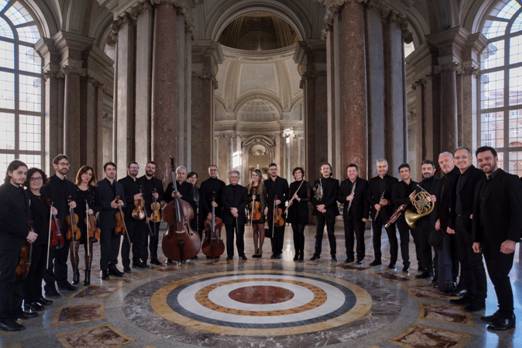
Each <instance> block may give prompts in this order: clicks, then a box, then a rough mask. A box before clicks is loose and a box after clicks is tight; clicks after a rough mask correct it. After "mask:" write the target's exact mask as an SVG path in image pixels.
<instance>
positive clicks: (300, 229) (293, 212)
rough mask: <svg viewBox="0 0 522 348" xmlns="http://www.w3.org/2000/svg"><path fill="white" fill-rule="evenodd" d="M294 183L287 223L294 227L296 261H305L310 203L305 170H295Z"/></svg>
mask: <svg viewBox="0 0 522 348" xmlns="http://www.w3.org/2000/svg"><path fill="white" fill-rule="evenodd" d="M292 175H293V176H294V182H292V183H291V184H290V189H289V197H290V200H289V201H288V216H287V221H288V222H289V223H291V225H292V231H293V232H294V249H295V256H294V261H303V259H304V241H305V240H304V229H305V227H306V225H307V224H308V202H309V201H310V188H309V185H308V182H307V181H306V180H305V179H304V169H303V168H301V167H297V168H294V170H293V171H292Z"/></svg>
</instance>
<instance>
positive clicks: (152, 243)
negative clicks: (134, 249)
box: [149, 222, 160, 261]
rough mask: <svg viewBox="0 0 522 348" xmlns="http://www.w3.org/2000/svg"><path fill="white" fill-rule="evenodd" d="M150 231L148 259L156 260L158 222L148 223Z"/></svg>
mask: <svg viewBox="0 0 522 348" xmlns="http://www.w3.org/2000/svg"><path fill="white" fill-rule="evenodd" d="M149 226H150V231H151V232H149V238H150V239H149V252H150V259H151V261H152V260H157V259H158V243H159V232H160V223H159V222H149Z"/></svg>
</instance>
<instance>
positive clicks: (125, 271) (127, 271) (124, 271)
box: [123, 266, 132, 273]
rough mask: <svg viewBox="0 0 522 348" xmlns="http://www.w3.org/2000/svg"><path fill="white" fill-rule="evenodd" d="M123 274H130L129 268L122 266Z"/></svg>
mask: <svg viewBox="0 0 522 348" xmlns="http://www.w3.org/2000/svg"><path fill="white" fill-rule="evenodd" d="M123 273H132V270H131V268H130V266H123Z"/></svg>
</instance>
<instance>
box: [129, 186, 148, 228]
mask: <svg viewBox="0 0 522 348" xmlns="http://www.w3.org/2000/svg"><path fill="white" fill-rule="evenodd" d="M131 215H132V217H133V218H134V219H136V220H143V219H145V217H146V215H145V201H144V200H143V194H142V192H141V187H140V197H139V198H135V199H134V209H132V213H131Z"/></svg>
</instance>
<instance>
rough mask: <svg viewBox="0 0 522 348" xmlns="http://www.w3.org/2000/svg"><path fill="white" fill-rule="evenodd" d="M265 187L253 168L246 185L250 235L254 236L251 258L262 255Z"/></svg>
mask: <svg viewBox="0 0 522 348" xmlns="http://www.w3.org/2000/svg"><path fill="white" fill-rule="evenodd" d="M265 207H266V201H265V187H264V185H263V174H262V173H261V171H260V170H259V169H254V170H253V171H252V173H251V174H250V184H249V186H248V205H247V209H248V211H249V214H250V224H251V226H252V236H253V238H254V250H255V252H254V255H252V257H253V258H260V257H262V256H263V243H264V241H265V214H264V210H265Z"/></svg>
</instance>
